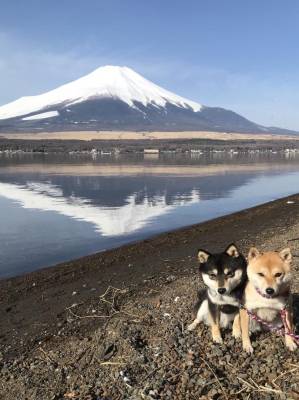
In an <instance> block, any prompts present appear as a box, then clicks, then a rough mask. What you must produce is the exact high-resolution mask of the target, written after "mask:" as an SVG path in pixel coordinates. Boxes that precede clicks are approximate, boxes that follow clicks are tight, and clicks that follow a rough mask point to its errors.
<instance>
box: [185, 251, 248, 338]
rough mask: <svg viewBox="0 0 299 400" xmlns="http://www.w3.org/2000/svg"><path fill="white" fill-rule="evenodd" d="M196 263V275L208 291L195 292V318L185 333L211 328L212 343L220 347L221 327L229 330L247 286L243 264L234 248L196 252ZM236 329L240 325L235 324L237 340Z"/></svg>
mask: <svg viewBox="0 0 299 400" xmlns="http://www.w3.org/2000/svg"><path fill="white" fill-rule="evenodd" d="M198 260H199V263H200V264H199V272H200V273H201V275H202V279H203V281H204V283H205V285H206V286H207V288H206V289H203V290H201V291H199V292H198V301H197V303H196V305H195V307H194V313H195V315H196V316H195V319H194V321H193V322H192V324H190V325H189V326H188V330H190V331H191V330H193V329H194V328H196V326H197V325H198V324H199V323H200V322H204V323H206V324H207V325H209V326H210V327H211V330H212V338H213V341H214V342H216V343H222V337H221V332H220V327H223V328H225V327H227V326H229V324H230V323H231V322H232V321H233V320H234V318H235V316H236V315H239V304H240V301H241V298H242V295H243V290H244V288H245V285H246V282H247V276H246V260H245V258H244V257H243V255H242V254H241V253H240V252H239V250H238V249H237V247H236V246H235V245H234V244H230V245H229V246H228V247H227V248H226V249H225V250H224V252H223V253H217V254H210V253H209V252H207V251H205V250H199V251H198ZM237 322H239V319H238V320H237ZM239 329H240V328H239V324H238V323H236V324H235V323H234V326H233V331H235V335H236V336H238V335H240V333H239Z"/></svg>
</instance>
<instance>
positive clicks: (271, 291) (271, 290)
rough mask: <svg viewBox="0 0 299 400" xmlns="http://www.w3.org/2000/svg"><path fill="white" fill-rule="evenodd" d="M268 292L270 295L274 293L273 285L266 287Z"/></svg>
mask: <svg viewBox="0 0 299 400" xmlns="http://www.w3.org/2000/svg"><path fill="white" fill-rule="evenodd" d="M266 293H267V294H269V295H271V294H273V293H274V289H272V288H271V287H268V288H267V289H266Z"/></svg>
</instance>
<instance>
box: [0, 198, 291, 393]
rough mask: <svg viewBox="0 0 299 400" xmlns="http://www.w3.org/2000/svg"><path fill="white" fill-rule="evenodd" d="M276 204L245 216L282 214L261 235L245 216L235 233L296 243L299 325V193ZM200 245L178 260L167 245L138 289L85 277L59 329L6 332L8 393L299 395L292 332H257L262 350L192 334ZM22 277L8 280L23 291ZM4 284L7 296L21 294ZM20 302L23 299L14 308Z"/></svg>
mask: <svg viewBox="0 0 299 400" xmlns="http://www.w3.org/2000/svg"><path fill="white" fill-rule="evenodd" d="M274 203H275V204H276V205H275V204H274V205H273V204H272V205H270V206H267V205H264V206H261V207H260V210H264V211H263V212H264V214H265V215H264V216H263V217H261V218H258V215H259V216H260V215H261V214H260V213H261V212H262V211H256V214H255V211H251V210H248V211H245V212H244V213H245V214H244V215H246V212H247V213H249V216H251V217H252V218H254V219H255V218H256V220H255V222H254V223H255V225H256V226H259V225H260V224H263V223H264V222H263V221H266V217H267V212H268V218H270V217H271V218H272V219H270V220H269V222H268V225H267V226H266V225H264V226H263V227H262V228H263V229H260V227H259V229H256V230H255V234H254V230H253V229H252V230H251V228H250V225H249V224H248V219H247V220H246V218H245V217H244V218H243V217H242V214H241V216H239V217H237V218H236V219H235V221H237V222H236V225H237V226H238V227H237V228H235V229H238V234H241V233H243V236H242V237H240V239H239V241H238V243H237V244H238V245H239V246H240V248H241V250H242V251H243V252H244V253H246V252H247V251H248V248H249V246H251V245H256V246H257V247H258V248H260V249H261V250H274V249H281V248H284V247H286V246H287V245H289V246H290V247H291V249H292V252H293V254H294V255H295V257H294V263H293V265H294V280H293V284H292V290H293V293H295V295H294V300H295V314H296V323H297V328H299V326H298V323H299V318H298V317H299V294H298V292H299V262H298V258H297V257H298V256H299V250H298V249H299V220H298V218H297V217H298V215H299V196H298V195H297V196H293V197H292V198H288V199H283V200H280V201H278V202H274ZM263 207H264V208H263ZM267 207H268V208H267ZM281 209H282V211H281V213H279V212H278V210H281ZM256 210H259V209H258V208H257V209H256ZM250 213H251V214H250ZM286 214H287V215H288V218H286ZM225 218H227V219H228V221H230V220H229V218H232V217H225ZM225 218H224V220H225ZM242 218H243V219H242ZM247 218H248V215H247ZM263 218H264V219H263ZM246 221H247V223H246ZM206 224H207V223H206ZM201 226H202V224H201ZM189 229H195V228H189ZM184 232H186V233H184V234H185V235H186V237H188V233H187V232H188V231H187V230H186V231H184ZM205 232H206V233H207V234H208V233H209V231H208V229H207V231H205ZM218 233H219V232H218ZM222 233H224V234H225V229H224V230H223V231H222ZM178 235H180V234H178ZM215 235H216V234H215ZM191 236H192V235H191ZM180 239H181V238H180ZM216 239H217V238H216V236H214V240H216ZM226 239H227V240H228V241H230V240H229V239H230V238H226V237H224V238H223V243H224V242H225V241H226ZM154 240H155V239H153V242H151V243H153V244H154V243H155V242H154ZM194 240H196V235H195V239H194ZM209 240H210V242H209V243H210V246H208V245H209V243H208V242H207V246H208V249H210V250H211V251H213V250H214V248H217V249H218V247H220V246H222V245H223V243H220V242H217V245H214V246H213V237H209ZM191 242H192V241H191ZM198 245H199V243H198ZM191 247H193V242H192V243H191ZM197 247H199V246H197ZM197 247H194V249H193V253H191V252H190V248H189V247H187V249H186V251H185V252H184V251H180V252H179V253H178V255H177V256H176V257H175V259H168V258H165V254H167V253H165V254H164V253H163V251H162V250H160V255H161V256H162V257H163V262H164V264H165V267H164V268H163V269H162V270H161V271H160V272H159V273H158V272H157V273H152V272H150V271H149V272H150V273H148V274H146V273H145V274H143V275H142V282H140V283H139V285H138V287H135V286H134V285H131V284H130V282H123V284H122V285H118V286H116V285H115V281H114V280H113V279H111V282H110V284H108V285H106V288H105V289H103V290H101V291H98V289H97V288H94V287H93V286H92V284H91V282H90V281H88V283H86V282H87V280H86V279H85V278H87V276H86V277H85V276H84V275H81V277H80V279H79V281H77V282H76V285H77V286H76V287H74V288H72V291H69V293H68V306H67V307H66V306H65V304H63V309H62V310H60V312H57V317H56V318H55V319H51V326H50V324H49V326H48V325H47V324H46V323H45V322H43V323H41V322H40V320H39V316H38V315H36V324H40V326H39V330H36V328H34V330H33V328H32V330H31V331H30V329H29V328H26V329H25V328H22V329H21V325H19V331H18V332H17V331H16V330H15V331H14V330H13V328H11V331H10V334H11V340H9V337H8V330H6V331H5V335H1V336H0V339H3V340H1V342H0V343H1V347H0V399H1V400H2V399H3V400H4V399H5V400H16V399H22V400H25V399H28V400H31V399H38V400H50V399H51V400H59V399H80V400H81V399H82V400H84V399H86V400H95V399H97V400H108V399H109V400H110V399H111V400H117V399H119V400H120V399H130V400H135V399H136V400H138V399H146V400H147V399H148V400H150V399H178V400H179V399H182V400H183V399H184V400H187V399H190V400H191V399H197V400H198V399H215V400H216V399H261V400H270V399H286V400H287V399H288V400H289V399H299V362H298V361H299V350H298V349H297V351H295V352H290V351H288V350H287V349H286V348H285V346H284V341H283V338H282V337H280V336H278V335H276V334H275V333H270V332H263V333H257V334H255V336H253V340H252V343H253V347H254V353H253V354H252V355H248V354H246V353H244V352H243V351H242V346H241V342H240V341H239V340H235V339H234V338H233V337H232V335H231V331H230V330H227V331H225V332H223V339H224V341H223V344H213V343H212V341H211V335H210V330H209V328H207V327H205V326H203V325H199V327H198V329H196V330H195V331H192V332H188V331H187V329H186V327H187V325H188V324H189V323H190V322H192V307H193V304H194V301H195V298H196V292H197V289H198V288H199V287H202V286H203V284H202V282H201V280H200V277H199V275H198V274H197V263H196V259H195V256H194V254H195V253H196V249H197ZM188 253H189V254H188ZM296 256H297V257H296ZM130 260H131V261H130V263H134V259H133V260H132V259H130ZM123 262H126V263H127V259H123ZM147 262H148V263H150V262H151V258H150V257H148V260H147ZM127 267H128V268H131V267H130V266H129V264H128V265H127ZM16 282H19V281H14V280H13V281H10V284H9V285H8V286H9V287H12V288H16V287H17V285H16ZM29 282H30V285H31V284H32V283H31V282H32V280H29ZM36 282H37V283H36V284H37V286H38V285H39V282H38V281H37V280H36ZM78 282H79V283H78ZM14 285H15V286H14ZM56 285H59V281H57V282H56ZM0 288H1V286H0ZM3 288H4V289H5V295H6V296H9V295H10V296H13V295H12V294H11V292H10V291H9V290H8V289H7V288H6V286H5V285H4V286H3ZM68 289H69V288H68ZM87 289H88V290H89V292H90V293H92V296H90V298H88V299H86V298H84V301H81V300H80V291H84V290H87ZM92 289H95V290H92ZM2 301H3V298H2ZM5 301H6V303H5V307H6V308H7V307H8V300H7V299H6V300H5ZM19 301H21V300H20V299H18V297H14V298H13V300H12V301H11V307H13V304H12V303H14V304H16V303H17V302H19ZM57 311H58V310H57ZM2 312H4V311H3V310H2V309H1V313H2ZM6 312H7V311H6ZM9 312H10V311H8V313H9ZM1 315H3V314H1ZM19 318H20V319H21V318H22V316H21V315H20V316H19ZM49 318H50V317H49ZM91 326H92V329H91V328H90V327H91ZM37 332H38V334H37ZM18 335H19V342H17V340H16V337H18ZM30 335H31V337H28V336H30ZM33 336H34V337H33ZM21 341H22V343H21ZM17 343H18V345H17ZM20 349H21V351H20Z"/></svg>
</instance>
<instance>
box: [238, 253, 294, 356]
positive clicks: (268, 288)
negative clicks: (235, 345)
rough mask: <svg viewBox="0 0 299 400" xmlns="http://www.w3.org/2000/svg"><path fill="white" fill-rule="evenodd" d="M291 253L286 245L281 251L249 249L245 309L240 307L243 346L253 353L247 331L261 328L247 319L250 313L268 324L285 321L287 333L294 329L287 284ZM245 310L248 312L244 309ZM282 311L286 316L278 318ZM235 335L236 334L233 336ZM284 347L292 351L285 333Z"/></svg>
mask: <svg viewBox="0 0 299 400" xmlns="http://www.w3.org/2000/svg"><path fill="white" fill-rule="evenodd" d="M291 262H292V254H291V251H290V249H289V248H286V249H284V250H282V251H281V252H279V253H278V252H266V253H264V254H262V253H260V252H259V251H258V250H257V249H256V248H254V247H253V248H251V249H250V250H249V254H248V268H247V274H248V283H247V285H246V288H245V291H244V297H243V303H244V306H245V309H242V310H240V324H241V331H242V342H243V349H244V350H245V351H246V352H248V353H252V352H253V348H252V346H251V342H250V336H249V335H250V332H253V331H255V330H257V329H260V328H261V326H260V323H259V322H257V321H255V320H252V319H250V314H251V315H252V313H253V314H254V315H256V316H257V317H258V318H261V319H262V320H263V321H265V322H266V324H269V323H270V324H271V327H274V328H275V327H277V328H279V326H281V325H282V323H283V324H284V328H285V329H286V331H288V332H293V323H292V320H293V318H292V307H291V301H290V300H291V296H290V283H291V278H292V273H291ZM247 310H248V311H247ZM281 310H283V313H284V315H285V317H284V318H283V320H282V318H281V315H280V313H281ZM235 336H237V335H235ZM285 343H286V346H287V347H288V348H289V349H290V350H295V349H296V347H297V345H296V343H295V341H294V339H293V338H292V337H291V336H289V335H285Z"/></svg>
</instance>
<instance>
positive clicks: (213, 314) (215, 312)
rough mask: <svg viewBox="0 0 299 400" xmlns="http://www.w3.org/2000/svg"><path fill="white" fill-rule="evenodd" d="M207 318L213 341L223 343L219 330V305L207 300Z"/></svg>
mask: <svg viewBox="0 0 299 400" xmlns="http://www.w3.org/2000/svg"><path fill="white" fill-rule="evenodd" d="M209 320H210V325H211V331H212V339H213V342H215V343H223V340H222V337H221V332H220V310H219V307H218V306H217V305H216V304H214V303H212V302H209Z"/></svg>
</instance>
